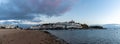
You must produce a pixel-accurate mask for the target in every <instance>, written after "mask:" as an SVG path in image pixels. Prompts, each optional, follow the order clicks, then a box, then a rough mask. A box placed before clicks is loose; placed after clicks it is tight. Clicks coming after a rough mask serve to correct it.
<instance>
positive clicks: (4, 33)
mask: <svg viewBox="0 0 120 44" xmlns="http://www.w3.org/2000/svg"><path fill="white" fill-rule="evenodd" d="M0 44H66V42H64V41H62V40H59V39H58V38H57V37H55V36H53V35H51V34H49V33H47V32H44V31H36V30H20V29H0Z"/></svg>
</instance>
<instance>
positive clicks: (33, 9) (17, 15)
mask: <svg viewBox="0 0 120 44" xmlns="http://www.w3.org/2000/svg"><path fill="white" fill-rule="evenodd" d="M2 2H7V3H2ZM72 2H73V0H5V1H2V0H0V3H2V4H0V20H22V21H26V20H27V21H31V22H39V21H41V20H40V19H36V17H37V18H40V16H42V15H45V16H59V15H61V14H63V13H65V12H67V11H68V10H69V9H70V8H71V4H72Z"/></svg>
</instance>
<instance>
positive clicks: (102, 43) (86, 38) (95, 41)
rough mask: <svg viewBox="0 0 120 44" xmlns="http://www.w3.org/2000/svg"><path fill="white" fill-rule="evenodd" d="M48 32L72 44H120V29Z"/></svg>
mask: <svg viewBox="0 0 120 44" xmlns="http://www.w3.org/2000/svg"><path fill="white" fill-rule="evenodd" d="M48 31H49V32H50V33H52V34H53V35H55V36H57V37H59V38H61V39H64V40H65V41H67V42H69V43H70V44H120V29H107V30H48Z"/></svg>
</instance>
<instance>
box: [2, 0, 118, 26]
mask: <svg viewBox="0 0 120 44" xmlns="http://www.w3.org/2000/svg"><path fill="white" fill-rule="evenodd" d="M119 19H120V0H20V1H19V0H0V23H1V24H38V23H53V22H65V21H71V20H74V21H76V22H79V23H86V24H120V20H119Z"/></svg>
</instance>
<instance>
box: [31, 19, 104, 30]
mask: <svg viewBox="0 0 120 44" xmlns="http://www.w3.org/2000/svg"><path fill="white" fill-rule="evenodd" d="M89 28H95V29H103V27H102V26H88V25H87V24H81V23H77V22H75V21H73V20H72V21H69V22H57V23H45V24H41V25H36V26H32V27H30V29H89Z"/></svg>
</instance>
